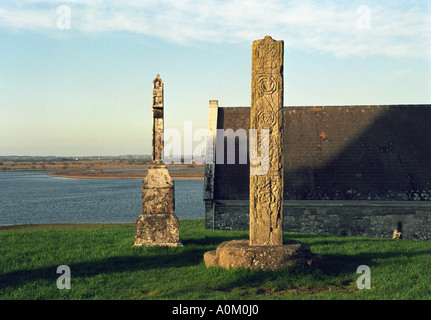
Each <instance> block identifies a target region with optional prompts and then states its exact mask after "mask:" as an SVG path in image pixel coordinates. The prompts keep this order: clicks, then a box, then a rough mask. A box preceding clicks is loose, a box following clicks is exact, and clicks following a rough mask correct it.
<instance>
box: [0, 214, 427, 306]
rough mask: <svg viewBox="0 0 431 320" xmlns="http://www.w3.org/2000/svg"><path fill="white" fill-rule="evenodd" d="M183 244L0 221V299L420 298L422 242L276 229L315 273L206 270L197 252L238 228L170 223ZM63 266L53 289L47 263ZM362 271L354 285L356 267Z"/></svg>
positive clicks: (122, 232)
mask: <svg viewBox="0 0 431 320" xmlns="http://www.w3.org/2000/svg"><path fill="white" fill-rule="evenodd" d="M180 238H181V240H182V241H183V244H184V247H180V248H164V247H139V248H136V247H133V246H132V245H133V240H134V226H133V225H131V224H128V225H121V224H119V225H109V224H106V225H104V226H100V225H55V226H49V225H44V226H38V225H35V226H21V227H12V228H7V227H3V228H0V243H1V248H0V299H3V300H5V299H30V300H33V299H50V300H51V299H181V300H194V299H211V300H219V299H220V300H221V299H228V300H234V299H253V300H255V299H349V300H350V299H397V300H401V299H430V298H431V263H430V262H431V261H430V259H431V243H430V242H416V241H407V240H392V239H372V238H360V237H341V236H331V235H315V234H303V233H286V234H285V238H290V239H295V240H299V241H301V242H303V243H305V244H307V245H308V246H309V247H310V249H311V251H312V252H314V253H319V254H321V255H322V256H323V258H324V267H323V268H322V269H319V270H308V271H302V272H299V271H291V270H289V269H285V270H281V271H277V272H263V271H258V270H245V269H235V270H224V269H221V268H218V267H211V268H206V267H205V265H204V263H203V254H204V253H205V252H206V251H208V250H213V249H215V248H216V247H217V246H218V245H219V244H220V243H221V242H223V241H226V240H232V239H246V238H248V232H244V231H217V230H205V228H204V221H203V220H182V221H180ZM60 265H67V266H69V267H70V269H71V289H70V290H59V289H58V288H57V285H56V281H57V278H58V277H59V276H60V274H57V273H56V270H57V267H58V266H60ZM360 265H368V266H369V267H370V268H371V289H369V290H367V289H363V290H359V289H358V288H357V286H356V280H357V279H358V277H359V276H360V274H357V273H356V270H357V267H358V266H360Z"/></svg>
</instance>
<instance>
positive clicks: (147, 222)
mask: <svg viewBox="0 0 431 320" xmlns="http://www.w3.org/2000/svg"><path fill="white" fill-rule="evenodd" d="M178 227H179V225H178V218H177V217H176V216H175V215H174V214H169V213H162V214H141V216H140V217H139V219H138V220H137V221H136V225H135V244H134V245H135V246H167V247H181V246H182V244H181V241H180V236H179V229H178Z"/></svg>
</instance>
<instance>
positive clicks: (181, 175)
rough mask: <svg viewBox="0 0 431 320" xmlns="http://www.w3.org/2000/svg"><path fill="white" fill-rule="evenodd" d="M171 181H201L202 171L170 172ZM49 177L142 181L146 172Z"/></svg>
mask: <svg viewBox="0 0 431 320" xmlns="http://www.w3.org/2000/svg"><path fill="white" fill-rule="evenodd" d="M169 174H170V175H171V178H172V179H173V180H203V179H204V174H203V170H202V171H187V170H179V171H171V172H169ZM48 176H50V177H59V178H69V179H144V178H145V177H146V171H121V172H120V171H119V172H113V171H110V172H107V171H101V172H87V171H76V172H55V173H51V174H48Z"/></svg>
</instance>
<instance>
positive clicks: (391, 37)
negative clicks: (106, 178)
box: [0, 0, 431, 156]
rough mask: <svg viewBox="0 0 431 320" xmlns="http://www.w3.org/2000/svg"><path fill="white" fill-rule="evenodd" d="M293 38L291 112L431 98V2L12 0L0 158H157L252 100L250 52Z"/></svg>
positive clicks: (0, 58) (1, 42) (1, 51)
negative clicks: (160, 146) (178, 137)
mask: <svg viewBox="0 0 431 320" xmlns="http://www.w3.org/2000/svg"><path fill="white" fill-rule="evenodd" d="M266 35H270V36H272V38H274V39H276V40H284V46H285V56H284V59H285V60H284V66H285V67H284V76H285V96H284V101H285V103H284V104H285V106H295V105H296V106H297V105H304V106H320V105H361V104H365V105H377V104H430V103H431V90H430V88H431V0H416V1H401V0H390V1H368V0H363V1H306V0H305V1H281V0H279V1H277V0H272V1H263V0H230V1H228V0H217V1H208V0H206V1H185V0H181V1H172V0H157V1H151V0H148V1H147V0H144V1H138V0H123V1H120V0H118V1H115V0H105V1H103V0H94V1H84V0H63V1H54V0H15V1H5V0H0V155H55V156H88V155H120V154H150V153H151V148H150V143H151V124H152V121H151V117H152V111H151V98H152V90H151V85H152V81H153V79H154V78H155V77H156V75H157V74H160V76H161V78H162V79H163V80H164V83H165V128H175V129H178V130H180V131H182V128H183V124H184V121H192V124H193V130H198V129H201V128H206V127H207V119H208V102H209V100H219V104H220V106H249V105H250V92H251V89H250V84H251V45H252V42H253V41H254V40H256V39H261V38H263V37H264V36H266Z"/></svg>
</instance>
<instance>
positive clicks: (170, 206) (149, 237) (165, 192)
mask: <svg viewBox="0 0 431 320" xmlns="http://www.w3.org/2000/svg"><path fill="white" fill-rule="evenodd" d="M174 204H175V200H174V184H173V181H172V179H171V177H170V175H169V172H168V169H166V166H164V165H154V166H152V167H151V168H150V169H148V172H147V175H146V177H145V179H144V180H143V181H142V214H141V215H140V216H139V218H138V220H136V224H135V246H156V245H158V246H170V247H178V246H182V244H181V241H180V239H179V224H178V218H177V217H176V216H175V214H174Z"/></svg>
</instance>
